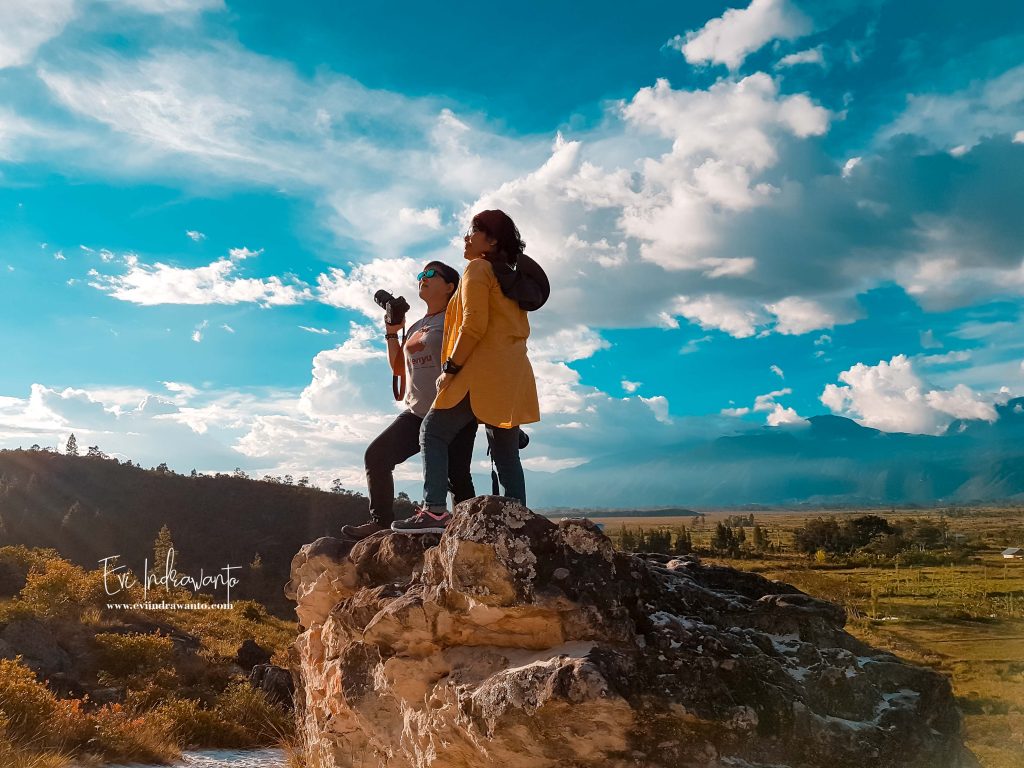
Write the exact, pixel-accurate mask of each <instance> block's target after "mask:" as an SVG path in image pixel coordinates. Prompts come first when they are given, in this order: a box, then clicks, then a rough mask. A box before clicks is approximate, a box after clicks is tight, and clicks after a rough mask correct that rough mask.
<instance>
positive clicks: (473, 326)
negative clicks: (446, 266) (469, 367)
mask: <svg viewBox="0 0 1024 768" xmlns="http://www.w3.org/2000/svg"><path fill="white" fill-rule="evenodd" d="M486 269H487V265H486V264H479V265H477V264H470V268H469V269H467V270H466V274H465V276H464V277H463V278H462V279H463V281H464V282H465V288H463V289H462V325H461V326H460V327H459V332H458V335H456V337H455V344H454V346H453V347H452V353H451V359H452V362H453V363H455V364H456V365H465V364H466V361H467V360H469V356H470V355H471V354H473V350H474V349H476V345H477V344H479V343H480V339H482V338H483V335H484V333H485V332H486V331H487V321H488V295H489V293H490V286H489V284H488V282H487V279H486V272H485V270H486Z"/></svg>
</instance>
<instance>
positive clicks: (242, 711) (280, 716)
mask: <svg viewBox="0 0 1024 768" xmlns="http://www.w3.org/2000/svg"><path fill="white" fill-rule="evenodd" d="M215 708H216V710H217V712H218V713H219V714H220V716H221V717H222V718H223V719H224V720H225V721H226V722H229V723H235V724H237V725H239V726H240V727H241V728H243V729H244V730H245V732H246V733H247V734H248V735H249V737H250V739H251V740H252V744H254V745H255V744H269V743H273V742H275V741H277V740H279V739H281V738H282V736H285V735H287V734H289V733H290V732H291V731H292V724H293V720H292V717H291V715H289V714H288V713H287V712H285V711H284V709H282V708H281V707H278V706H276V705H274V704H273V703H271V702H270V700H268V699H267V697H266V695H265V694H264V693H263V691H261V690H258V689H256V688H254V687H253V686H252V685H250V684H249V682H248V681H247V680H236V681H235V682H233V683H232V684H231V685H229V686H228V687H227V688H225V689H224V691H223V692H222V693H221V694H220V696H218V697H217V702H216V704H215Z"/></svg>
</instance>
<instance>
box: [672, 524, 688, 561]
mask: <svg viewBox="0 0 1024 768" xmlns="http://www.w3.org/2000/svg"><path fill="white" fill-rule="evenodd" d="M692 551H693V541H692V540H691V539H690V532H689V531H688V530H686V526H685V525H681V526H679V533H677V534H676V544H675V550H674V554H677V555H688V554H690V553H691V552H692Z"/></svg>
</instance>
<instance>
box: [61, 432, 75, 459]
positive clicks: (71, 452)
mask: <svg viewBox="0 0 1024 768" xmlns="http://www.w3.org/2000/svg"><path fill="white" fill-rule="evenodd" d="M64 453H65V454H66V455H68V456H77V455H78V440H77V439H76V438H75V433H74V432H72V433H71V437H69V438H68V444H67V447H65V448H64Z"/></svg>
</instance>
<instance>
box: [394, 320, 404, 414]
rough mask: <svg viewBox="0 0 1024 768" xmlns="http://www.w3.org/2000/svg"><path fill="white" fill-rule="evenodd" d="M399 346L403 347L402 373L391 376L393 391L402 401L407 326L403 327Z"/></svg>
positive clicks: (396, 397)
mask: <svg viewBox="0 0 1024 768" xmlns="http://www.w3.org/2000/svg"><path fill="white" fill-rule="evenodd" d="M398 346H399V347H401V349H402V375H401V376H395V375H394V374H392V376H391V391H392V392H393V393H394V395H395V400H398V401H402V400H404V399H405V328H403V329H402V338H401V339H400V340H399V342H398Z"/></svg>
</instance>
